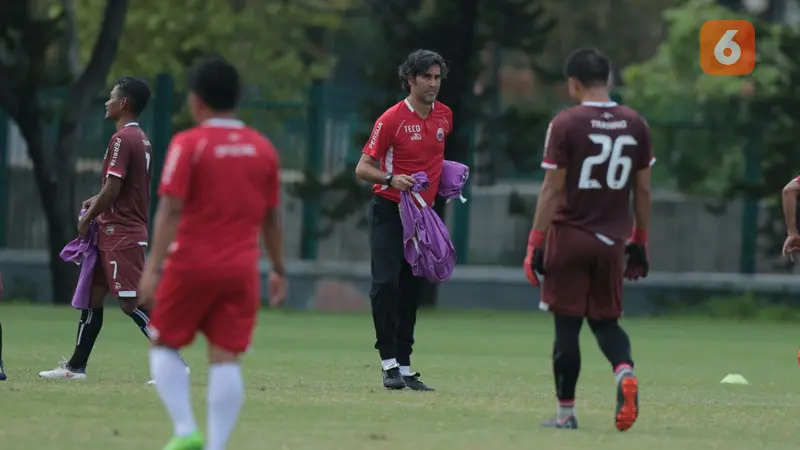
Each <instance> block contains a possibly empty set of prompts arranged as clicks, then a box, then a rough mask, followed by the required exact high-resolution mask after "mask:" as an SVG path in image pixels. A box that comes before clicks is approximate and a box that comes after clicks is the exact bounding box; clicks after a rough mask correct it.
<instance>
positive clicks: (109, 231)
mask: <svg viewBox="0 0 800 450" xmlns="http://www.w3.org/2000/svg"><path fill="white" fill-rule="evenodd" d="M112 234H114V227H106V235H107V236H111V235H112Z"/></svg>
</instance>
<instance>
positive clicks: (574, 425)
mask: <svg viewBox="0 0 800 450" xmlns="http://www.w3.org/2000/svg"><path fill="white" fill-rule="evenodd" d="M542 426H543V427H548V428H561V429H565V430H577V429H578V419H577V418H576V417H575V416H569V417H567V418H565V419H558V418H553V419H550V420H545V421H544V422H542Z"/></svg>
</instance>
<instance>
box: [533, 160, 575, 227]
mask: <svg viewBox="0 0 800 450" xmlns="http://www.w3.org/2000/svg"><path fill="white" fill-rule="evenodd" d="M566 184H567V169H564V168H558V169H549V170H547V172H545V175H544V181H543V182H542V186H541V188H540V189H539V197H538V199H537V201H536V213H535V215H534V216H533V229H534V230H535V231H537V232H541V233H545V232H547V228H549V227H550V223H551V222H553V217H555V215H556V210H557V209H558V205H559V203H561V199H562V198H563V197H564V189H565V187H566Z"/></svg>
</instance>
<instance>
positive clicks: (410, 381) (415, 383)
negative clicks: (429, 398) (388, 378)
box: [403, 372, 436, 391]
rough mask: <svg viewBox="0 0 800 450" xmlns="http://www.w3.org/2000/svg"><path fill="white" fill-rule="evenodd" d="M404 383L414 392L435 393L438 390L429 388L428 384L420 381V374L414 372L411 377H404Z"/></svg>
mask: <svg viewBox="0 0 800 450" xmlns="http://www.w3.org/2000/svg"><path fill="white" fill-rule="evenodd" d="M403 381H405V382H406V386H408V388H409V389H411V390H414V391H435V390H436V389H434V388H432V387H430V386H428V385H427V384H425V383H423V382H422V381H419V372H414V373H412V374H411V375H403Z"/></svg>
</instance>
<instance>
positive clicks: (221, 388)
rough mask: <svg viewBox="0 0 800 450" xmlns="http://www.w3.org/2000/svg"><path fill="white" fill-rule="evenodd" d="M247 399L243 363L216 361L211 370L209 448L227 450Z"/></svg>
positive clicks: (209, 375) (209, 387)
mask: <svg viewBox="0 0 800 450" xmlns="http://www.w3.org/2000/svg"><path fill="white" fill-rule="evenodd" d="M242 403H244V381H243V380H242V371H241V369H240V368H239V363H223V364H212V365H211V368H210V369H209V372H208V423H207V424H206V426H207V427H208V429H207V431H206V447H205V450H224V449H225V445H227V443H228V438H229V437H230V435H231V432H232V431H233V429H234V427H236V419H237V418H238V417H239V411H241V409H242Z"/></svg>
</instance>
